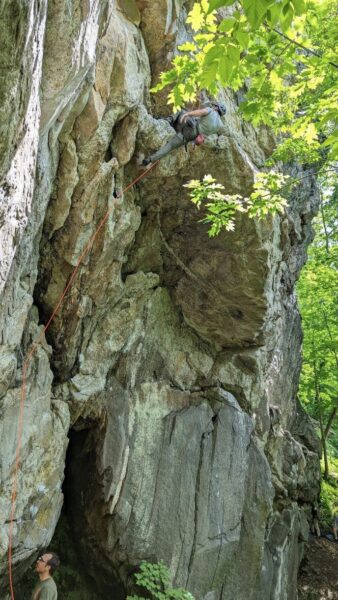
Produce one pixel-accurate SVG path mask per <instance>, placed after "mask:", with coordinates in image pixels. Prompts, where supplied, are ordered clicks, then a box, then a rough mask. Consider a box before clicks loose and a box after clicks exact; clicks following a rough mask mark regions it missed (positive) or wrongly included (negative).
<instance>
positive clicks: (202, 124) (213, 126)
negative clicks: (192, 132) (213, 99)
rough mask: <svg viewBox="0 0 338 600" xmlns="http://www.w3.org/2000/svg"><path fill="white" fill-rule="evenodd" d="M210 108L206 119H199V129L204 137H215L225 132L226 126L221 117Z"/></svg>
mask: <svg viewBox="0 0 338 600" xmlns="http://www.w3.org/2000/svg"><path fill="white" fill-rule="evenodd" d="M206 108H208V111H209V112H208V114H207V115H205V117H200V118H199V119H198V129H199V131H200V132H201V133H203V135H205V136H208V135H213V134H214V133H219V132H220V131H221V130H225V127H224V124H223V122H222V119H221V117H220V116H219V114H218V112H217V110H213V109H212V108H210V107H206Z"/></svg>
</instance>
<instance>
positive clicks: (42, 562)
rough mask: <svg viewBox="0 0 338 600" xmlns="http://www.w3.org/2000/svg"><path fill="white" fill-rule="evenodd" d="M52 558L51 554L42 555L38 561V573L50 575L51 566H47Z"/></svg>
mask: <svg viewBox="0 0 338 600" xmlns="http://www.w3.org/2000/svg"><path fill="white" fill-rule="evenodd" d="M51 558H52V555H51V554H42V555H41V556H39V557H38V559H37V561H36V568H35V570H36V572H37V573H39V574H43V573H49V571H50V566H49V565H47V563H48V561H49V560H50V559H51Z"/></svg>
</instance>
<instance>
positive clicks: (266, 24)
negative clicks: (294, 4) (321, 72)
mask: <svg viewBox="0 0 338 600" xmlns="http://www.w3.org/2000/svg"><path fill="white" fill-rule="evenodd" d="M264 25H265V27H267V29H269V31H274V32H275V33H278V35H280V36H281V37H282V38H284V39H285V40H288V41H289V42H291V43H292V44H294V45H295V46H298V48H301V49H302V50H305V52H307V53H308V54H312V55H313V56H317V57H318V58H323V55H322V54H320V52H316V51H315V50H312V48H306V46H303V44H301V43H300V42H297V40H293V39H292V38H290V37H289V36H288V35H286V34H285V33H283V32H282V31H279V29H277V28H276V27H272V28H271V27H270V26H269V25H268V23H264ZM329 65H331V66H332V67H334V68H335V69H338V65H337V64H336V63H334V62H332V61H331V60H329Z"/></svg>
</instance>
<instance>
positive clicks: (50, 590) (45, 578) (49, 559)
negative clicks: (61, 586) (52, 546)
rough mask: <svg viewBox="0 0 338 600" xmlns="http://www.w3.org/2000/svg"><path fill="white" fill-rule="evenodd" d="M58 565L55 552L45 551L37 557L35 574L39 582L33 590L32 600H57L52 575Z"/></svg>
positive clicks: (58, 560) (58, 561)
mask: <svg viewBox="0 0 338 600" xmlns="http://www.w3.org/2000/svg"><path fill="white" fill-rule="evenodd" d="M59 565H60V559H59V557H58V555H57V554H55V552H49V551H48V550H46V552H44V553H43V554H42V555H41V556H39V558H38V559H37V561H36V572H37V574H38V575H39V579H40V581H39V583H38V584H37V586H36V587H35V589H34V592H33V595H32V600H57V597H58V593H57V589H56V584H55V581H54V579H53V577H52V574H53V573H54V571H55V570H56V569H57V568H58V566H59Z"/></svg>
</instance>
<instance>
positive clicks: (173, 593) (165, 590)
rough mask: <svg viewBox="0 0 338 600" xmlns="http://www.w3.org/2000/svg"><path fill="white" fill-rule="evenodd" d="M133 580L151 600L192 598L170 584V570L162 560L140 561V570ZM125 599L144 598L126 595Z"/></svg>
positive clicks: (136, 599)
mask: <svg viewBox="0 0 338 600" xmlns="http://www.w3.org/2000/svg"><path fill="white" fill-rule="evenodd" d="M135 580H136V584H137V586H138V587H140V588H142V590H145V592H146V597H147V598H151V600H155V599H156V600H194V598H193V596H192V595H191V594H190V592H187V591H186V590H184V589H182V588H172V587H171V586H170V580H171V576H170V571H169V569H168V568H167V567H166V566H165V564H164V563H163V561H160V562H158V563H148V562H145V561H144V562H142V563H141V565H140V572H139V573H136V574H135ZM142 593H143V591H142ZM127 600H145V597H144V596H127Z"/></svg>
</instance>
